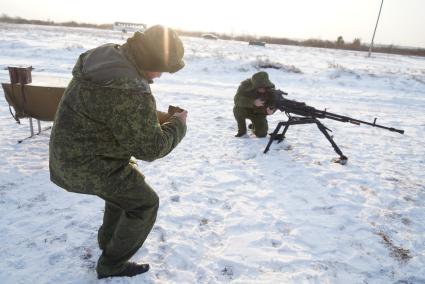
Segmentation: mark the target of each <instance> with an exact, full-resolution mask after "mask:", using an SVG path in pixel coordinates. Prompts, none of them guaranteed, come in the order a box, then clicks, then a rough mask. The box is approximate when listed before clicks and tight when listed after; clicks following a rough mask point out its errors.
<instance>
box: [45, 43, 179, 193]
mask: <svg viewBox="0 0 425 284" xmlns="http://www.w3.org/2000/svg"><path fill="white" fill-rule="evenodd" d="M72 74H73V78H72V80H71V82H70V83H69V85H68V87H67V88H66V90H65V93H64V95H63V97H62V100H61V102H60V104H59V107H58V111H57V113H56V117H55V121H54V125H53V129H52V133H51V137H50V148H49V168H50V177H51V180H52V181H53V182H54V183H55V184H57V185H58V186H60V187H63V188H65V189H66V190H68V191H73V192H81V193H95V192H96V191H99V190H102V188H103V187H105V186H108V185H113V184H114V183H116V181H117V180H119V179H125V176H126V175H129V174H131V172H132V171H133V170H134V168H135V165H134V164H133V163H132V162H131V159H132V157H135V158H136V159H140V160H145V161H153V160H155V159H158V158H161V157H164V156H165V155H167V154H168V153H169V152H170V151H171V150H172V149H173V148H174V147H176V146H177V144H178V143H179V142H180V141H181V140H182V139H183V137H184V135H185V133H186V125H185V124H184V123H183V122H182V121H180V120H179V119H178V118H176V117H171V118H169V119H168V120H167V121H166V122H165V123H163V124H160V123H159V121H158V118H157V115H156V104H155V99H154V97H153V95H152V93H151V90H150V87H149V82H148V81H147V79H146V78H145V77H144V73H143V71H142V70H139V69H138V68H137V66H136V65H135V63H134V60H133V58H132V56H131V54H129V53H128V51H127V50H126V49H125V47H123V46H120V45H114V44H107V45H103V46H100V47H98V48H95V49H92V50H89V51H87V52H85V53H83V54H81V55H80V57H79V59H78V61H77V63H76V65H75V67H74V69H73V71H72ZM118 186H119V185H118Z"/></svg>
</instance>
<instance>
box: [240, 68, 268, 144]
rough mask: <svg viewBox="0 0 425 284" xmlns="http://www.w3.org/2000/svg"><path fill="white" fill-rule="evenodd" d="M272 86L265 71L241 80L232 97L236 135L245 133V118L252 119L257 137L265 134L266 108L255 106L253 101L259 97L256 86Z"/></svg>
mask: <svg viewBox="0 0 425 284" xmlns="http://www.w3.org/2000/svg"><path fill="white" fill-rule="evenodd" d="M274 87H275V86H274V84H273V83H272V82H270V80H269V77H268V74H267V73H266V72H258V73H255V74H254V75H252V77H251V78H249V79H246V80H244V81H242V82H241V84H240V85H239V88H238V91H237V92H236V95H235V98H234V101H235V106H234V108H233V114H234V116H235V119H236V122H237V124H238V134H237V135H236V136H237V137H239V136H241V135H243V134H245V133H246V121H245V120H246V119H249V120H251V121H252V130H253V132H254V134H255V135H256V136H257V137H265V136H266V135H267V131H268V124H267V119H266V115H267V112H266V109H265V108H264V107H257V106H255V105H254V101H255V100H256V99H257V98H259V95H258V94H257V89H258V88H274Z"/></svg>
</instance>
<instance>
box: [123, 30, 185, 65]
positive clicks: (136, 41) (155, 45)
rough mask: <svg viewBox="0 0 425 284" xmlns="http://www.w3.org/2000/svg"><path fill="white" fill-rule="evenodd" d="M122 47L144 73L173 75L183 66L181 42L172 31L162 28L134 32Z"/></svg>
mask: <svg viewBox="0 0 425 284" xmlns="http://www.w3.org/2000/svg"><path fill="white" fill-rule="evenodd" d="M124 45H126V46H127V47H128V49H129V50H130V53H131V54H132V56H133V57H134V59H135V61H136V64H137V65H138V66H139V67H140V68H141V69H142V70H144V71H153V72H169V73H174V72H177V71H179V70H180V69H182V68H183V67H184V65H185V64H184V61H183V55H184V47H183V43H182V41H181V40H180V38H179V36H178V35H177V33H176V32H175V31H174V30H172V29H170V28H167V27H164V26H160V25H156V26H152V27H150V28H148V29H147V30H145V31H144V32H135V33H134V35H133V36H132V37H130V38H129V39H127V43H125V44H124Z"/></svg>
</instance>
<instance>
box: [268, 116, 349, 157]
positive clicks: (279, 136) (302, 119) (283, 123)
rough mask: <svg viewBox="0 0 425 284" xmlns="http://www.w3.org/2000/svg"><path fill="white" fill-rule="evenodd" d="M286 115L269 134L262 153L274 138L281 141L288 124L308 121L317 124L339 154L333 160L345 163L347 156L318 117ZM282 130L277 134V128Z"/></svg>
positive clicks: (278, 141) (307, 122)
mask: <svg viewBox="0 0 425 284" xmlns="http://www.w3.org/2000/svg"><path fill="white" fill-rule="evenodd" d="M287 115H288V117H289V118H288V120H287V121H280V122H279V123H278V124H277V126H276V128H275V130H274V131H273V132H272V133H271V134H270V140H269V143H268V144H267V146H266V148H265V149H264V154H265V153H267V152H268V151H269V149H270V145H271V144H272V143H273V141H274V140H276V141H277V143H280V142H282V141H283V139H285V134H286V132H287V131H288V128H289V126H290V125H297V124H310V123H315V124H316V125H317V127H318V128H319V130H320V132H322V133H323V135H325V137H326V139H328V141H329V142H330V143H331V145H332V147H333V148H334V150H335V152H336V153H337V154H338V155H339V159H335V160H334V161H335V162H337V163H340V164H342V165H345V164H346V163H347V160H348V158H347V156H345V155H344V154H343V153H342V151H341V149H339V147H338V145H337V144H336V143H335V141H334V140H333V139H332V137H331V136H330V135H329V133H328V131H331V132H332V130H330V129H329V128H327V127H326V126H325V125H324V124H323V123H321V122H320V121H319V120H318V119H316V118H311V117H299V116H290V115H289V114H287ZM283 126H285V127H284V128H283V132H282V133H280V134H279V130H280V129H281V128H282V127H283Z"/></svg>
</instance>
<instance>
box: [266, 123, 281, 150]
mask: <svg viewBox="0 0 425 284" xmlns="http://www.w3.org/2000/svg"><path fill="white" fill-rule="evenodd" d="M282 125H283V122H279V123H278V124H277V126H276V128H275V129H274V131H273V133H272V134H271V135H270V139H269V143H268V144H267V146H266V149H264V152H263V153H264V154H265V153H267V152H268V151H269V149H270V145H271V144H272V143H273V140H275V139H276V136H278V135H277V134H278V133H279V130H280V128H281V127H282Z"/></svg>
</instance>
